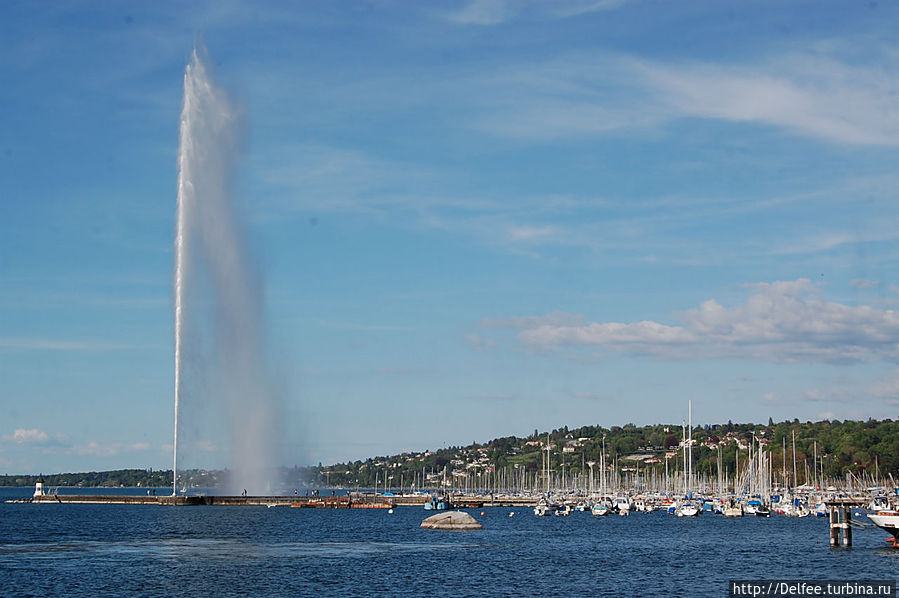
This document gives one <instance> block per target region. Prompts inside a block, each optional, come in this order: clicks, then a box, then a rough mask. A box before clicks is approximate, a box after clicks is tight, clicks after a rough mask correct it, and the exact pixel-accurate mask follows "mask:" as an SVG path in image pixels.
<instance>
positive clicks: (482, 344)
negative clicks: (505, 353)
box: [462, 334, 496, 351]
mask: <svg viewBox="0 0 899 598" xmlns="http://www.w3.org/2000/svg"><path fill="white" fill-rule="evenodd" d="M462 338H463V339H464V340H465V342H467V343H468V344H469V345H471V346H472V347H474V348H475V349H477V350H478V351H487V350H489V349H492V348H493V347H495V346H496V341H495V340H493V339H491V338H484V337H482V336H479V335H477V334H465V335H463V336H462Z"/></svg>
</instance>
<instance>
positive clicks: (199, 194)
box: [172, 50, 281, 494]
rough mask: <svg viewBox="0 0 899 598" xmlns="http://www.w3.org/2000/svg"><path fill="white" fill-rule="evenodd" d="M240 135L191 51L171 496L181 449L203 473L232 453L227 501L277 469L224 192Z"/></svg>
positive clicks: (236, 118) (183, 135) (268, 394)
mask: <svg viewBox="0 0 899 598" xmlns="http://www.w3.org/2000/svg"><path fill="white" fill-rule="evenodd" d="M241 130H242V123H241V119H240V114H239V112H238V111H237V110H236V108H235V106H234V104H233V103H232V102H231V100H230V98H229V97H228V96H227V94H226V93H225V92H224V91H223V90H222V89H221V88H219V87H217V86H216V85H215V83H214V81H213V79H212V77H211V74H210V73H209V70H208V68H207V66H206V64H205V63H204V62H203V60H202V58H201V56H200V54H199V53H198V52H197V51H196V50H195V51H194V53H193V55H192V57H191V61H190V64H188V66H187V68H186V69H185V73H184V104H183V108H182V111H181V132H180V148H179V152H178V215H177V225H176V232H175V275H174V278H175V280H174V286H175V289H174V294H175V431H174V451H173V452H174V456H173V480H172V484H173V488H172V491H173V493H174V492H177V489H178V488H177V487H178V455H179V451H180V452H181V453H182V457H190V458H194V459H196V460H197V463H195V465H202V463H200V459H199V453H200V452H201V451H206V452H207V453H216V452H220V451H223V450H230V467H231V471H232V477H231V479H230V480H229V481H228V482H229V488H228V490H229V491H232V492H234V493H236V492H237V491H238V489H247V491H248V492H249V493H251V494H262V493H264V492H267V491H270V489H271V482H272V479H273V478H272V476H273V474H274V468H275V466H276V465H277V463H276V461H275V455H276V451H275V448H276V447H277V446H278V444H279V434H278V433H277V432H278V429H279V422H280V420H281V418H280V417H279V411H280V409H279V407H280V405H279V402H278V401H277V400H276V393H275V392H274V391H273V387H272V386H271V384H270V382H269V380H270V376H269V373H268V372H267V371H266V367H265V365H266V361H265V346H264V345H265V343H264V335H263V325H262V324H263V318H262V300H261V295H260V289H261V284H260V283H259V280H258V275H257V272H256V267H255V264H254V263H253V261H252V260H251V259H250V258H249V253H248V251H247V249H246V247H245V245H246V243H245V240H244V236H243V234H242V230H241V226H240V224H241V223H240V220H239V219H238V218H237V217H236V210H235V207H234V205H233V200H232V193H231V183H232V177H233V173H234V172H235V170H236V168H235V167H236V165H237V159H238V157H239V153H240V152H239V150H240V147H239V145H240V144H239V141H240V139H239V138H240V132H241ZM188 364H190V366H191V367H190V368H188ZM188 379H189V380H188ZM186 408H187V409H186ZM185 420H187V421H185ZM185 424H188V426H187V427H186V428H185ZM182 428H184V429H182ZM179 431H180V432H181V441H182V444H181V445H179Z"/></svg>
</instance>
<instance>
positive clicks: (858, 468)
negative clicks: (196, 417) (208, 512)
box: [0, 419, 899, 488]
mask: <svg viewBox="0 0 899 598" xmlns="http://www.w3.org/2000/svg"><path fill="white" fill-rule="evenodd" d="M692 432H693V441H694V448H693V459H694V466H693V467H694V471H696V472H698V473H700V474H708V475H710V476H716V475H717V474H718V462H719V457H718V453H719V451H720V453H721V466H722V467H723V469H724V470H725V471H726V472H728V473H729V474H730V475H733V472H734V470H735V467H736V464H737V454H738V451H739V460H740V464H741V467H742V465H743V464H745V462H746V460H747V457H748V451H747V449H746V447H748V445H749V444H751V443H752V441H753V438H755V439H756V440H757V441H761V444H762V445H763V446H764V449H763V450H765V451H767V452H769V453H770V454H771V457H772V461H773V463H774V464H775V473H777V471H776V470H777V468H778V466H779V465H780V464H781V463H783V462H784V461H785V460H786V464H787V469H790V470H792V464H793V459H794V457H793V455H794V453H793V438H794V435H795V440H796V449H795V460H796V463H797V475H796V479H795V480H791V482H793V483H796V484H802V483H805V482H808V481H809V479H808V478H809V477H811V476H813V475H814V474H813V473H811V472H814V471H815V470H816V465H817V470H818V471H819V472H820V471H821V470H822V469H823V474H824V476H826V477H827V478H829V479H834V480H842V479H845V477H846V476H847V474H852V475H855V476H860V475H867V476H868V477H869V478H871V477H874V476H875V472H876V475H877V477H878V479H880V480H883V481H884V482H885V483H895V482H894V481H893V479H891V476H892V478H895V479H899V422H893V421H892V420H889V419H887V420H881V421H878V420H873V419H869V420H868V421H843V422H841V421H827V420H825V421H819V422H808V421H807V422H800V421H799V420H793V421H784V422H780V423H775V422H773V421H771V420H770V419H769V421H768V423H767V424H734V423H732V422H728V423H727V424H718V425H706V426H696V427H694V428H693V430H692ZM547 435H548V438H549V443H550V446H551V450H550V467H551V468H553V469H554V470H556V471H562V472H564V473H565V474H566V475H585V474H586V472H587V471H588V469H589V468H588V467H587V464H588V463H589V462H591V461H593V462H596V463H599V462H600V455H601V453H602V446H603V440H605V456H606V457H605V459H606V463H607V464H609V465H610V466H612V465H613V464H615V463H618V465H619V467H620V468H621V469H623V468H625V467H627V466H628V465H629V464H630V465H633V463H634V462H635V461H633V460H630V461H629V460H627V459H625V457H628V456H632V455H641V456H644V457H648V458H649V459H650V460H648V461H647V460H643V461H642V463H643V464H642V465H640V467H641V469H643V470H644V471H645V469H646V468H649V469H651V468H661V469H664V466H665V464H664V461H665V459H664V456H665V455H666V454H668V455H671V453H672V452H674V451H677V450H678V449H679V447H680V445H681V443H682V428H681V425H680V424H667V425H666V424H656V425H650V426H635V425H633V424H627V425H625V426H612V427H610V428H603V427H601V426H584V427H581V428H575V429H571V430H569V429H568V428H567V427H562V428H559V429H557V430H552V431H550V432H540V431H537V430H534V433H533V434H531V435H530V436H527V437H523V438H519V437H516V436H508V437H505V438H497V439H495V440H491V441H490V442H487V443H484V444H478V443H474V444H471V445H468V446H465V447H462V446H456V447H448V448H443V449H438V450H433V451H424V452H419V453H403V454H400V455H393V456H383V457H372V458H369V459H366V460H364V461H361V460H360V461H353V462H347V463H337V464H334V465H328V466H325V465H322V464H321V463H319V464H318V465H317V466H312V467H292V468H282V469H281V471H280V472H279V476H278V477H279V479H281V480H282V483H283V484H284V485H285V487H291V488H295V487H307V486H313V487H315V486H329V485H330V486H342V487H347V488H351V487H360V488H374V487H384V486H385V485H386V486H387V487H389V488H400V487H406V488H408V487H410V486H412V484H413V483H414V484H415V485H416V486H417V487H423V486H433V485H435V484H436V481H435V480H437V479H438V478H439V479H442V480H445V479H447V476H452V475H453V473H454V472H463V471H464V472H467V474H468V475H469V476H489V475H491V473H495V472H497V471H502V470H508V469H512V468H514V469H516V470H523V471H526V472H536V471H538V470H539V469H540V468H541V467H542V457H543V453H542V451H543V449H544V448H545V445H546V441H547ZM784 444H786V453H784V452H783V451H784ZM741 447H742V448H741ZM816 447H817V456H818V461H817V463H815V461H814V454H815V448H816ZM653 458H655V459H657V462H655V463H652V459H653ZM679 459H680V458H679V457H678V459H672V460H671V465H672V466H674V461H675V460H679ZM806 472H809V473H806ZM179 474H181V472H179ZM39 475H41V474H37V473H35V474H31V475H5V476H0V486H20V487H21V486H32V485H34V483H35V482H36V481H37V480H38V477H39ZM179 477H180V476H179ZM185 477H186V478H187V479H189V480H190V485H191V486H207V487H216V486H218V485H220V482H221V481H222V480H223V479H225V478H226V477H227V471H204V470H191V471H189V472H185ZM43 478H44V482H45V484H46V485H48V486H51V487H52V486H67V487H145V488H149V487H167V486H171V483H172V472H171V470H157V471H154V470H152V469H122V470H115V471H102V472H88V473H58V474H43ZM428 478H430V481H429V479H428Z"/></svg>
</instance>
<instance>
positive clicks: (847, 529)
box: [843, 506, 852, 548]
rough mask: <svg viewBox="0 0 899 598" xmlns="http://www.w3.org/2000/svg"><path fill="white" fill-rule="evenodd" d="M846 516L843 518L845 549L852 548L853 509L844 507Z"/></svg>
mask: <svg viewBox="0 0 899 598" xmlns="http://www.w3.org/2000/svg"><path fill="white" fill-rule="evenodd" d="M844 508H845V509H846V515H845V517H843V546H844V547H845V548H851V547H852V507H851V506H848V507H844Z"/></svg>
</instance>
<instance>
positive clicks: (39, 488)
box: [34, 474, 44, 497]
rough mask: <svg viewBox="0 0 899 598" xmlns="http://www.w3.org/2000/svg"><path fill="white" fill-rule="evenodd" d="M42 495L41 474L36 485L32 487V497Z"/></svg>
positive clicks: (42, 481) (42, 480) (42, 475)
mask: <svg viewBox="0 0 899 598" xmlns="http://www.w3.org/2000/svg"><path fill="white" fill-rule="evenodd" d="M43 495H44V474H41V475H40V477H39V478H38V479H37V483H36V484H35V485H34V496H35V497H38V496H43Z"/></svg>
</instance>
